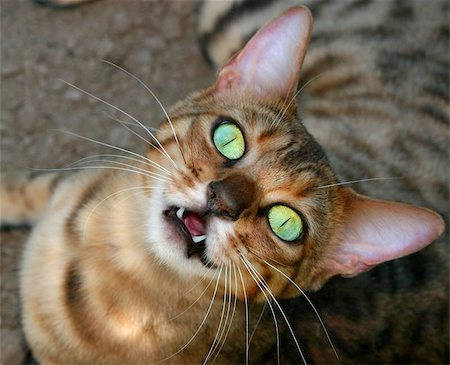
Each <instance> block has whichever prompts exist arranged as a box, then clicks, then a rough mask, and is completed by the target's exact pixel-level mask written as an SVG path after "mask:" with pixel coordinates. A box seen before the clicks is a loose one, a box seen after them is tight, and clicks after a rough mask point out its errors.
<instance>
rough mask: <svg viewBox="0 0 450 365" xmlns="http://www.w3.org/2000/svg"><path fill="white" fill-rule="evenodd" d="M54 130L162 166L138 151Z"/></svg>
mask: <svg viewBox="0 0 450 365" xmlns="http://www.w3.org/2000/svg"><path fill="white" fill-rule="evenodd" d="M55 130H56V131H58V132H61V133H65V134H68V135H70V136H74V137H78V138H81V139H84V140H86V141H89V142H92V143H96V144H99V145H101V146H105V147H109V148H113V149H115V150H118V151H122V152H125V153H129V154H130V155H133V156H136V157H139V158H141V159H143V160H145V161H147V162H148V163H150V164H155V165H157V166H159V167H161V168H163V167H162V166H161V165H158V164H157V163H156V162H154V161H152V160H150V159H149V158H147V157H145V156H142V155H140V154H139V153H136V152H133V151H130V150H127V149H125V148H121V147H117V146H114V145H112V144H109V143H105V142H101V141H97V140H95V139H92V138H89V137H85V136H82V135H80V134H77V133H73V132H69V131H65V130H62V129H55ZM163 169H164V170H166V171H167V172H169V170H167V169H165V168H163Z"/></svg>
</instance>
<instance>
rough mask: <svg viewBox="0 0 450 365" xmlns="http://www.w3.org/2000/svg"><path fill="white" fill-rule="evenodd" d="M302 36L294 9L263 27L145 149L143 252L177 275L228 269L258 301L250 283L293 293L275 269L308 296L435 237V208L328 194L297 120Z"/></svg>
mask: <svg viewBox="0 0 450 365" xmlns="http://www.w3.org/2000/svg"><path fill="white" fill-rule="evenodd" d="M310 28H311V16H310V14H309V12H308V11H307V9H305V8H301V7H300V8H293V9H290V10H288V11H287V12H286V13H284V14H283V15H281V16H280V17H279V18H277V19H275V20H274V21H273V22H271V23H269V24H268V25H267V26H266V27H264V28H263V29H262V30H261V31H259V32H258V33H257V34H256V35H255V36H254V37H253V38H252V40H251V41H250V42H249V43H248V44H247V46H246V47H245V48H244V50H243V51H241V52H240V53H239V54H238V55H237V56H235V57H234V58H233V59H232V60H231V61H230V62H229V63H227V64H226V65H225V66H224V67H223V68H222V69H221V71H220V72H219V74H218V77H217V80H216V82H215V84H214V85H213V86H212V87H210V88H209V89H207V90H205V91H203V92H201V93H199V94H196V95H194V96H192V97H191V98H188V99H187V100H185V101H183V102H180V103H179V104H178V105H176V106H175V107H174V108H173V110H172V111H171V113H170V123H169V121H165V123H163V125H162V127H161V130H160V132H159V134H158V139H159V141H160V143H161V146H157V147H158V148H152V149H150V150H149V151H148V158H149V159H151V160H152V161H154V162H156V163H158V164H159V165H160V167H156V168H152V169H151V170H152V172H153V173H159V174H162V175H163V178H161V179H159V180H157V181H156V182H155V181H154V180H149V182H148V183H149V184H151V185H152V186H155V185H156V186H158V188H157V190H155V191H153V192H152V194H151V198H150V201H149V222H148V236H149V242H150V244H149V246H150V249H151V250H152V252H153V253H154V254H155V255H156V257H157V258H159V259H160V260H161V261H162V262H164V264H166V265H168V266H169V267H171V268H173V269H174V270H175V271H176V272H178V273H179V274H180V275H181V276H182V277H185V278H191V277H192V276H198V275H203V276H208V275H209V276H211V277H213V276H214V275H215V274H216V273H217V270H221V269H222V268H223V267H232V268H233V269H234V268H237V270H240V273H242V274H243V277H242V282H243V283H245V286H246V287H247V294H248V295H249V296H250V297H256V296H257V295H258V293H261V291H260V290H259V289H258V286H257V285H258V284H256V282H257V281H262V279H261V278H260V277H259V276H258V275H261V277H262V278H264V279H265V281H266V282H267V284H268V285H269V286H270V289H271V291H272V292H273V293H274V294H275V295H278V296H291V295H294V294H298V292H297V291H295V288H293V287H292V286H291V285H288V283H287V281H286V277H283V275H282V274H280V271H282V272H283V274H285V275H287V276H288V277H289V278H290V279H293V280H294V281H295V282H296V283H298V284H300V286H301V287H302V288H303V289H311V288H317V287H319V286H320V285H321V284H323V283H324V282H325V281H326V279H328V278H329V277H331V276H333V275H336V274H341V275H346V276H352V275H356V274H358V273H360V272H362V271H365V270H368V269H370V268H371V267H373V266H375V265H377V264H380V263H382V262H384V261H386V260H391V259H394V258H397V257H400V256H403V255H406V254H409V253H412V252H414V251H417V250H418V249H421V248H422V247H424V246H426V245H427V244H429V243H430V242H431V241H432V240H433V239H434V238H436V236H437V235H439V234H440V233H441V232H442V230H443V222H442V219H441V218H440V217H439V216H437V215H436V214H435V213H434V212H431V211H429V210H426V209H422V208H416V207H411V206H407V205H404V204H398V203H390V202H385V201H377V200H372V199H369V198H366V197H363V196H361V195H358V194H356V193H354V192H353V191H352V190H350V189H347V188H345V187H341V186H336V182H337V178H336V176H335V175H334V173H333V171H332V169H331V168H330V166H329V165H328V162H327V159H326V157H325V154H324V152H323V150H322V148H321V147H320V146H319V145H318V144H317V143H316V141H315V140H314V139H313V138H312V137H311V135H309V133H308V132H307V131H306V130H305V128H304V127H303V126H302V124H301V123H300V121H299V120H298V118H297V115H296V107H295V97H294V94H295V90H296V85H297V82H298V78H299V70H300V66H301V64H302V61H303V58H304V55H305V51H306V45H307V43H308V39H309V32H310ZM161 147H163V148H164V150H162V148H161ZM161 167H163V169H164V170H163V169H161ZM253 270H255V271H253ZM255 279H256V280H255ZM239 288H240V286H239V285H236V292H237V294H238V295H242V290H240V289H239ZM259 298H261V295H260V296H259ZM261 299H262V298H261Z"/></svg>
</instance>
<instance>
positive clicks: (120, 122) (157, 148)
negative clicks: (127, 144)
mask: <svg viewBox="0 0 450 365" xmlns="http://www.w3.org/2000/svg"><path fill="white" fill-rule="evenodd" d="M104 114H106V115H107V116H108V118H110V119H112V120H114V121H115V122H117V123H119V124H121V125H122V127H124V128H125V129H127V130H129V131H130V132H131V133H133V134H134V135H135V136H137V137H139V138H140V139H141V140H142V141H144V142H145V143H147V144H148V145H149V146H152V147H153V148H154V149H155V150H156V151H158V152H159V153H160V154H162V155H163V156H164V157H166V154H165V153H164V152H163V151H161V149H160V148H159V147H158V146H156V145H155V144H153V143H152V142H150V141H149V140H148V139H145V138H144V137H142V136H141V135H140V134H139V133H137V132H136V131H134V130H132V129H131V128H129V127H128V126H126V125H125V123H126V122H124V121H123V120H120V119H117V118H114V117H113V116H112V115H110V114H108V113H106V112H104ZM129 124H132V125H136V124H135V123H129ZM147 128H148V129H152V130H153V129H156V128H150V127H147ZM156 130H158V129H156Z"/></svg>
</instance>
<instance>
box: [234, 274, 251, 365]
mask: <svg viewBox="0 0 450 365" xmlns="http://www.w3.org/2000/svg"><path fill="white" fill-rule="evenodd" d="M236 267H237V269H238V272H239V276H240V277H241V283H242V290H243V291H244V305H245V364H246V365H248V357H249V356H248V355H249V339H248V303H247V290H246V289H245V284H244V278H243V276H242V271H241V268H240V267H239V265H236Z"/></svg>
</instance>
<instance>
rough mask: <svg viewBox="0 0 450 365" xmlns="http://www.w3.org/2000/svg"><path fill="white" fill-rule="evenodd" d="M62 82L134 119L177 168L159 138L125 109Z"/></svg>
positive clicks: (176, 166)
mask: <svg viewBox="0 0 450 365" xmlns="http://www.w3.org/2000/svg"><path fill="white" fill-rule="evenodd" d="M60 80H61V81H62V82H64V83H65V84H67V85H69V86H71V87H73V88H74V89H76V90H78V91H80V92H82V93H84V94H86V95H88V96H90V97H91V98H94V99H95V100H98V101H100V102H101V103H104V104H106V105H108V106H109V107H111V108H113V109H115V110H117V111H119V112H120V113H123V114H124V115H126V116H127V117H128V118H130V119H132V120H134V121H135V122H136V123H138V124H139V125H140V126H141V127H142V128H144V129H145V131H146V132H147V133H148V134H149V135H150V136H151V137H152V138H153V139H154V140H155V141H156V143H157V144H158V146H159V147H160V148H161V149H162V150H163V151H164V154H165V156H166V157H167V158H168V159H169V160H170V161H171V162H172V164H173V166H174V167H175V168H176V169H177V170H179V168H178V165H177V164H176V163H175V161H174V160H173V159H172V157H170V155H169V154H168V153H167V151H166V150H165V149H164V147H163V146H162V144H161V143H160V142H159V140H158V139H157V138H156V137H155V135H154V134H153V133H152V132H151V131H150V130H149V129H148V128H147V127H146V126H145V125H144V124H142V123H141V122H140V121H139V120H137V119H136V118H135V117H133V116H132V115H130V114H129V113H127V112H126V111H124V110H122V109H120V108H118V107H116V106H115V105H113V104H111V103H109V102H107V101H106V100H103V99H101V98H99V97H98V96H95V95H94V94H91V93H90V92H88V91H86V90H83V89H81V88H79V87H78V86H75V85H73V84H71V83H70V82H67V81H64V80H62V79H60Z"/></svg>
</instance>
